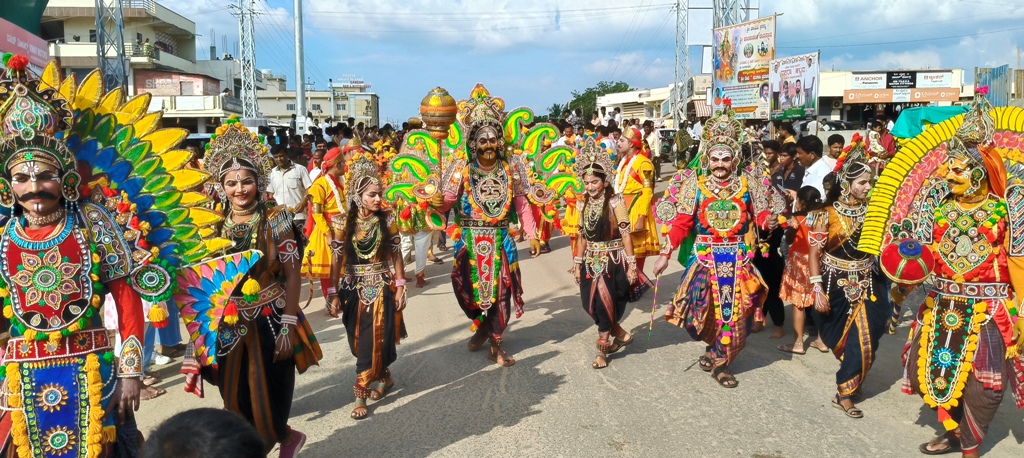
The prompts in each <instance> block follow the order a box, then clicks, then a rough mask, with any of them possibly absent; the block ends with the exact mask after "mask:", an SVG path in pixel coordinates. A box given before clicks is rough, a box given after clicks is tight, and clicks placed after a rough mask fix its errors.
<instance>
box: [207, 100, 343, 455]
mask: <svg viewBox="0 0 1024 458" xmlns="http://www.w3.org/2000/svg"><path fill="white" fill-rule="evenodd" d="M234 121H235V122H229V123H227V124H225V125H223V126H221V127H220V128H218V129H217V137H216V138H214V139H213V140H212V141H211V142H210V150H209V152H208V153H207V154H206V163H205V166H206V167H207V170H208V171H209V172H210V174H212V175H214V176H215V177H216V178H217V179H218V180H217V182H216V185H215V187H217V188H219V189H217V191H218V193H219V194H220V195H222V196H225V197H226V200H227V206H226V207H227V208H226V209H225V211H224V223H223V227H222V228H221V231H220V235H221V237H224V238H227V239H230V240H232V241H233V242H234V246H233V248H231V251H232V252H241V251H245V250H249V249H256V250H260V251H262V252H263V253H264V256H263V257H262V258H261V259H260V260H259V261H258V262H257V263H256V265H255V266H253V267H252V268H251V269H250V270H249V273H248V274H247V275H246V277H247V279H246V280H244V281H243V282H240V283H239V286H238V287H237V288H236V289H235V291H234V292H233V293H232V295H231V298H230V300H229V304H228V306H227V307H226V309H225V311H224V318H223V320H222V323H221V324H220V331H219V334H218V337H217V357H218V363H219V364H218V366H217V368H216V369H211V368H206V367H204V368H203V369H204V370H205V371H212V373H209V372H208V373H207V375H209V376H211V378H212V380H213V382H214V383H215V384H216V385H217V387H218V388H219V389H220V394H221V397H222V398H224V407H225V408H227V409H228V410H230V411H232V412H235V413H238V414H239V415H241V416H242V417H244V418H246V419H247V420H249V422H250V423H252V424H253V425H255V426H256V431H258V432H259V433H260V436H261V437H263V441H264V443H265V444H266V450H267V451H268V452H269V451H270V449H271V448H272V447H273V446H274V444H275V443H277V442H280V443H281V456H282V457H292V456H295V454H296V453H298V451H299V449H301V448H302V445H303V444H304V443H305V442H306V436H305V435H304V434H302V433H301V432H298V431H296V430H293V429H291V428H289V427H288V416H289V413H290V411H291V407H292V394H293V392H294V390H295V371H296V369H298V371H299V373H300V374H301V373H302V372H305V370H306V369H307V368H309V366H311V365H314V364H318V361H319V359H320V358H322V357H323V354H322V353H321V351H320V346H319V344H317V341H316V337H315V336H314V335H313V330H312V329H310V327H309V323H307V322H306V317H305V316H304V315H303V314H302V311H301V309H300V308H299V295H300V288H301V281H302V279H301V276H300V275H299V269H300V264H299V263H300V262H301V259H302V254H301V253H300V252H299V244H298V242H297V241H296V237H295V230H294V228H293V227H292V215H291V214H289V212H288V211H287V210H286V209H285V208H284V207H283V206H280V207H273V208H269V207H268V206H267V205H266V204H264V203H263V202H262V200H261V197H260V196H262V195H264V193H265V192H266V190H267V184H268V183H269V179H270V170H271V168H272V167H273V160H272V159H271V157H270V155H269V154H267V150H266V146H264V145H263V144H262V143H261V142H260V140H259V138H258V137H257V136H256V135H255V134H253V133H252V132H249V131H248V130H247V129H246V128H245V127H243V126H242V125H241V124H240V123H238V122H237V120H234Z"/></svg>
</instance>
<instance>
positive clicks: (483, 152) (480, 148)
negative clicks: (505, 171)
mask: <svg viewBox="0 0 1024 458" xmlns="http://www.w3.org/2000/svg"><path fill="white" fill-rule="evenodd" d="M501 141H502V138H501V137H500V136H499V135H498V132H496V131H495V130H494V128H491V127H485V128H482V129H480V132H478V133H477V134H476V138H475V139H473V143H474V145H473V146H475V147H476V157H477V159H478V160H479V161H480V162H481V163H482V164H484V165H490V164H492V163H494V161H496V160H497V158H498V150H499V149H500V148H501Z"/></svg>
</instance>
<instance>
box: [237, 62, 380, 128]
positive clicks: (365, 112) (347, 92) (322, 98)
mask: <svg viewBox="0 0 1024 458" xmlns="http://www.w3.org/2000/svg"><path fill="white" fill-rule="evenodd" d="M262 73H263V79H265V80H266V81H267V85H266V89H262V90H259V91H257V92H256V97H257V100H258V103H259V106H260V113H261V114H262V115H263V117H264V118H266V119H267V121H268V122H269V123H270V124H272V125H278V126H287V125H288V124H289V123H290V122H291V119H292V115H293V114H297V113H296V112H295V109H296V99H295V90H294V89H292V90H288V89H287V80H286V79H285V77H283V76H275V75H273V74H272V73H271V72H270V71H269V70H264V71H263V72H262ZM328 86H329V88H328V89H327V90H320V91H318V90H312V89H307V90H306V112H307V113H309V114H312V117H313V121H314V122H315V123H317V124H320V123H322V122H324V120H326V119H331V120H332V121H334V122H338V121H340V120H344V119H348V118H349V117H352V118H355V119H356V122H357V123H359V122H362V123H364V124H366V126H367V127H372V126H379V125H380V99H379V97H378V96H377V94H375V93H373V92H368V91H367V89H369V88H370V85H369V84H366V83H365V82H364V81H363V80H360V79H355V78H352V79H347V80H346V81H343V82H342V81H339V82H335V81H333V80H331V81H329V83H328ZM331 89H333V91H332V90H331ZM332 92H333V97H332Z"/></svg>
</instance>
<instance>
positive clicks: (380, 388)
mask: <svg viewBox="0 0 1024 458" xmlns="http://www.w3.org/2000/svg"><path fill="white" fill-rule="evenodd" d="M394 386H395V381H394V380H393V379H392V378H391V371H388V372H386V373H385V375H384V377H382V378H381V380H380V381H379V382H377V383H374V384H373V388H372V389H371V390H370V400H371V401H380V400H381V399H384V395H386V394H387V393H388V391H390V390H391V388H393V387H394Z"/></svg>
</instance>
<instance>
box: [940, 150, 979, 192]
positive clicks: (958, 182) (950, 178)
mask: <svg viewBox="0 0 1024 458" xmlns="http://www.w3.org/2000/svg"><path fill="white" fill-rule="evenodd" d="M945 166H946V176H945V178H946V183H948V184H949V192H950V193H952V194H953V195H955V196H962V195H964V194H967V191H968V190H970V189H971V172H972V171H973V170H974V167H973V166H972V165H971V164H970V163H969V162H967V160H966V159H964V158H961V157H958V156H950V157H949V159H948V160H947V161H946V164H945Z"/></svg>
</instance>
